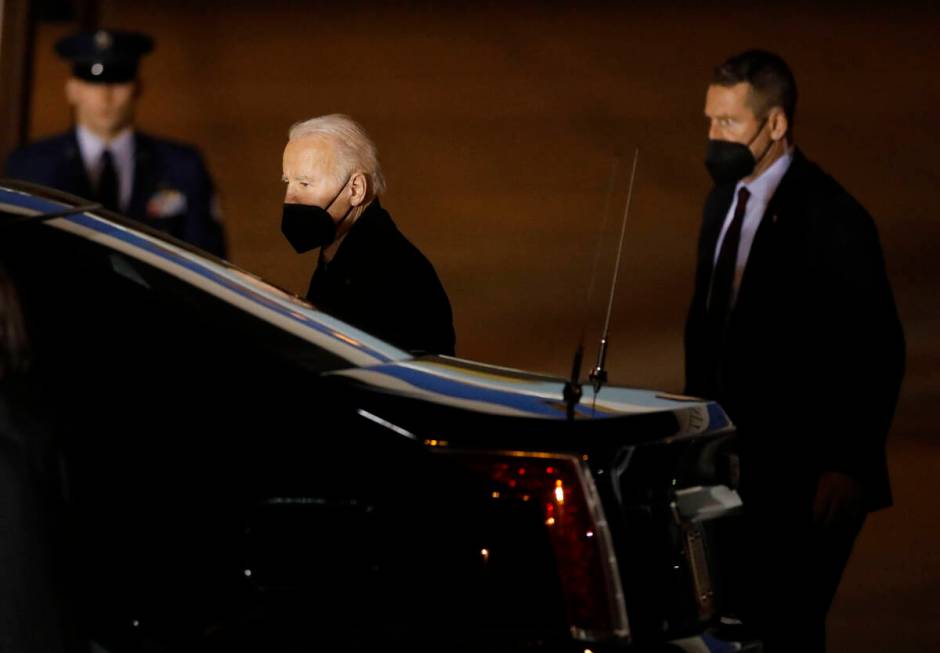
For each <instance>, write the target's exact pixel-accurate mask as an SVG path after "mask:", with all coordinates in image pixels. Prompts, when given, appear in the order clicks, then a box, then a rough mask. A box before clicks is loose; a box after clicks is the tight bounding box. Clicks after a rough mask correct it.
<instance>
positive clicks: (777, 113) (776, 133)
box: [769, 107, 790, 141]
mask: <svg viewBox="0 0 940 653" xmlns="http://www.w3.org/2000/svg"><path fill="white" fill-rule="evenodd" d="M769 120H770V137H771V138H772V139H774V140H775V141H779V140H782V139H783V138H784V137H785V136H786V135H787V130H788V129H789V127H790V121H789V120H787V114H786V113H785V112H784V110H783V109H781V108H780V107H774V108H773V109H771V110H770V117H769Z"/></svg>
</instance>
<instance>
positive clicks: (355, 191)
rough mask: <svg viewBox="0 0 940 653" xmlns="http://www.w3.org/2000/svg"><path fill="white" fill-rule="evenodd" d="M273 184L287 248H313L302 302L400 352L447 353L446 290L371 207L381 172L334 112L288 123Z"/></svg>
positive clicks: (357, 133) (384, 214)
mask: <svg viewBox="0 0 940 653" xmlns="http://www.w3.org/2000/svg"><path fill="white" fill-rule="evenodd" d="M283 181H284V183H285V184H287V191H286V194H285V197H284V211H283V217H282V222H281V230H282V231H283V233H284V236H285V237H286V238H287V240H288V241H289V242H290V243H291V245H292V246H293V247H294V249H295V250H297V252H306V251H310V250H312V249H316V248H318V247H319V248H322V249H321V251H320V258H319V260H318V261H317V267H316V269H315V271H314V273H313V278H312V279H311V280H310V289H309V290H308V291H307V299H308V300H310V302H311V303H313V304H314V305H315V306H317V307H318V308H320V309H322V310H324V311H326V312H328V313H330V314H332V315H335V316H336V317H338V318H340V319H341V320H343V321H345V322H348V323H349V324H352V325H353V326H356V327H358V328H360V329H362V330H364V331H367V332H369V333H371V334H373V335H375V336H378V337H379V338H382V339H383V340H386V341H387V342H389V343H391V344H393V345H396V346H398V347H401V348H402V349H406V350H408V351H411V352H427V353H434V354H449V355H453V353H454V340H455V338H454V326H453V315H452V313H451V308H450V301H449V300H448V299H447V293H445V292H444V287H443V286H442V285H441V282H440V280H439V279H438V276H437V273H436V272H435V271H434V267H433V266H432V265H431V263H430V262H429V261H428V260H427V258H425V256H424V255H423V254H422V253H421V252H420V251H419V250H418V248H417V247H415V246H414V245H413V244H411V242H409V241H408V239H407V238H405V236H404V235H403V234H402V233H401V232H400V231H399V230H398V228H397V227H396V226H395V223H394V222H393V221H392V218H391V216H390V215H389V214H388V211H386V210H385V209H384V208H382V206H381V204H380V203H379V195H381V194H382V193H383V192H384V190H385V178H384V177H383V175H382V169H381V166H380V165H379V161H378V156H377V152H376V147H375V145H374V144H373V143H372V141H371V140H370V139H369V137H368V136H367V135H366V133H365V131H364V130H363V129H362V127H361V126H360V125H359V124H358V123H356V122H355V121H354V120H352V119H351V118H349V117H348V116H344V115H340V114H332V115H328V116H321V117H318V118H312V119H310V120H307V121H304V122H300V123H297V124H295V125H294V126H293V127H291V129H290V133H289V136H288V142H287V146H286V147H285V148H284V157H283Z"/></svg>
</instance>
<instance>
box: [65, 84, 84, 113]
mask: <svg viewBox="0 0 940 653" xmlns="http://www.w3.org/2000/svg"><path fill="white" fill-rule="evenodd" d="M80 84H81V82H80V81H78V80H77V79H75V78H74V77H69V78H68V79H67V80H65V99H66V101H67V102H68V103H69V104H70V105H72V106H75V104H76V103H77V102H78V94H79V92H80V91H81V88H80V86H79V85H80Z"/></svg>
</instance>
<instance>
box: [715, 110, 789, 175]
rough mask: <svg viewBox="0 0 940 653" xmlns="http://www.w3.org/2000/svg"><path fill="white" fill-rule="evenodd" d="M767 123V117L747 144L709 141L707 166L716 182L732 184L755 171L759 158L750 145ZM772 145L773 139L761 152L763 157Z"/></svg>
mask: <svg viewBox="0 0 940 653" xmlns="http://www.w3.org/2000/svg"><path fill="white" fill-rule="evenodd" d="M766 125H767V119H766V118H765V119H764V122H762V123H761V126H760V129H758V130H757V133H756V134H754V138H752V139H751V140H750V141H748V143H747V144H746V145H745V144H744V143H733V142H731V141H716V140H709V141H708V148H707V149H706V150H705V167H706V168H708V173H709V174H710V175H711V176H712V179H713V180H714V181H715V183H716V184H731V183H734V182H736V181H738V180H739V179H743V178H744V177H747V176H748V175H749V174H751V173H752V172H754V168H755V167H757V161H758V160H757V159H755V158H754V154H753V153H752V152H751V147H750V145H751V143H753V142H754V141H756V140H757V137H758V136H760V133H761V132H762V131H764V127H765V126H766ZM772 145H773V141H771V142H770V144H769V145H768V146H767V149H766V150H764V153H763V154H761V156H760V158H761V159H763V158H764V157H765V156H767V152H769V151H770V147H771V146H772Z"/></svg>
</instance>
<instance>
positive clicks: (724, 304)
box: [708, 186, 751, 331]
mask: <svg viewBox="0 0 940 653" xmlns="http://www.w3.org/2000/svg"><path fill="white" fill-rule="evenodd" d="M750 196H751V192H750V191H749V190H748V189H747V188H745V187H744V186H741V190H739V191H738V203H737V205H736V206H735V208H734V216H733V217H732V218H731V224H730V225H729V226H728V230H727V231H726V232H725V239H724V240H723V241H722V243H721V251H720V252H719V253H718V260H717V261H716V262H715V269H714V271H713V272H712V285H711V290H710V292H709V294H708V316H709V321H711V322H712V324H713V326H714V327H716V328H717V329H718V330H719V331H723V330H724V326H725V323H726V322H727V319H728V315H729V314H730V312H731V310H730V309H731V292H732V289H733V288H734V271H735V268H736V266H737V259H738V245H739V243H740V242H741V225H742V223H743V222H744V212H745V211H746V210H747V200H748V198H749V197H750Z"/></svg>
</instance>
